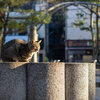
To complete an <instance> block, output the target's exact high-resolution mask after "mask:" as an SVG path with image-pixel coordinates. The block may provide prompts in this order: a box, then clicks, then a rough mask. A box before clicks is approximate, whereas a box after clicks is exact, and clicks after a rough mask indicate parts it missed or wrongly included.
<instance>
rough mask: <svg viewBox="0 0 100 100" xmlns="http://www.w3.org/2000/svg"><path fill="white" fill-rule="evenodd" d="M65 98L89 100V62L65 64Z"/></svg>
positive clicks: (69, 99) (68, 99)
mask: <svg viewBox="0 0 100 100" xmlns="http://www.w3.org/2000/svg"><path fill="white" fill-rule="evenodd" d="M65 100H88V64H87V63H66V64H65Z"/></svg>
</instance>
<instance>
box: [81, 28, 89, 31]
mask: <svg viewBox="0 0 100 100" xmlns="http://www.w3.org/2000/svg"><path fill="white" fill-rule="evenodd" d="M80 29H81V30H86V31H90V28H89V27H81V28H80Z"/></svg>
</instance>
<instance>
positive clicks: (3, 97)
mask: <svg viewBox="0 0 100 100" xmlns="http://www.w3.org/2000/svg"><path fill="white" fill-rule="evenodd" d="M23 64H24V63H21V62H20V63H18V62H16V63H15V62H12V63H0V100H26V67H25V65H23ZM19 66H20V67H19Z"/></svg>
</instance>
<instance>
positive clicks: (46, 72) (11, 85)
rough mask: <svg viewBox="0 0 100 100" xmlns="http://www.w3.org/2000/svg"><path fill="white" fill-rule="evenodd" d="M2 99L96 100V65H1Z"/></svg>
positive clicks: (0, 97) (16, 63)
mask: <svg viewBox="0 0 100 100" xmlns="http://www.w3.org/2000/svg"><path fill="white" fill-rule="evenodd" d="M0 100H95V64H94V63H53V62H48V63H24V62H11V63H0Z"/></svg>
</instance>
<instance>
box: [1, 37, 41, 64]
mask: <svg viewBox="0 0 100 100" xmlns="http://www.w3.org/2000/svg"><path fill="white" fill-rule="evenodd" d="M41 41H42V40H40V41H38V42H37V41H35V40H34V39H33V40H32V41H30V42H29V43H26V42H25V41H23V40H20V39H14V40H11V41H9V42H7V43H6V44H5V45H3V46H2V48H1V59H2V61H3V62H30V61H31V58H32V56H33V54H34V53H35V52H38V51H39V49H40V43H41Z"/></svg>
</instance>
